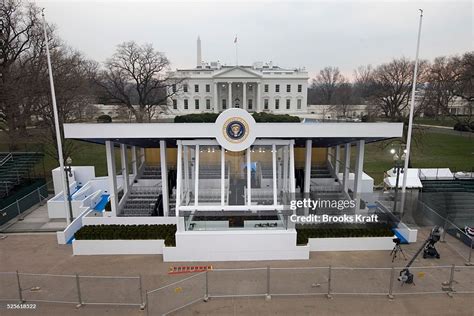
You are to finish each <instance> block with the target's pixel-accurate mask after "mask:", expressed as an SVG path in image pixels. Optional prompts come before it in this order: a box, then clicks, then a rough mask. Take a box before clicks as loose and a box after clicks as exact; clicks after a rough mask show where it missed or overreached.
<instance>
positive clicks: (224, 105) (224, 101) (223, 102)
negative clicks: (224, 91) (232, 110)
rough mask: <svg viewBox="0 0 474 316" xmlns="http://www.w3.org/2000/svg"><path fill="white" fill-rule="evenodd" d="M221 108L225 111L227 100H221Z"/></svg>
mask: <svg viewBox="0 0 474 316" xmlns="http://www.w3.org/2000/svg"><path fill="white" fill-rule="evenodd" d="M222 108H223V109H227V100H226V99H222Z"/></svg>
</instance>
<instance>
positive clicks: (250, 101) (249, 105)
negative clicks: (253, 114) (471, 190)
mask: <svg viewBox="0 0 474 316" xmlns="http://www.w3.org/2000/svg"><path fill="white" fill-rule="evenodd" d="M252 102H253V100H252V99H249V100H248V103H247V104H248V107H249V110H251V109H252V107H253V104H252Z"/></svg>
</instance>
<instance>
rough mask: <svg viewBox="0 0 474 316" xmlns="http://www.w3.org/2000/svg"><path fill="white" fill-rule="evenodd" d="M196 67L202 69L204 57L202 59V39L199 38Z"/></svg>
mask: <svg viewBox="0 0 474 316" xmlns="http://www.w3.org/2000/svg"><path fill="white" fill-rule="evenodd" d="M196 66H197V67H201V66H202V57H201V38H200V37H199V36H198V39H197V60H196Z"/></svg>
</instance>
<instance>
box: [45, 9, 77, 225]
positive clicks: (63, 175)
mask: <svg viewBox="0 0 474 316" xmlns="http://www.w3.org/2000/svg"><path fill="white" fill-rule="evenodd" d="M43 11H44V9H43V10H42V12H41V15H42V17H43V30H44V40H45V43H46V58H47V60H48V73H49V84H50V86H51V99H52V101H53V113H54V125H55V129H56V141H57V144H58V159H59V169H60V173H61V179H62V183H63V196H64V210H65V213H66V222H67V224H68V225H69V224H70V223H71V220H72V218H70V216H71V217H72V212H71V211H72V210H71V209H70V206H69V203H68V199H69V197H68V196H67V193H66V192H68V190H67V182H66V176H67V175H66V173H65V172H64V158H63V145H62V142H61V131H60V129H59V116H58V106H57V104H56V93H55V91H54V81H53V70H52V68H51V57H50V55H49V43H48V32H47V31H46V19H45V17H44V12H43Z"/></svg>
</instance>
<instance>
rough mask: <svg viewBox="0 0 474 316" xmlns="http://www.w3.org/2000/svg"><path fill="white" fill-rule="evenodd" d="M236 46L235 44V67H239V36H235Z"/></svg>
mask: <svg viewBox="0 0 474 316" xmlns="http://www.w3.org/2000/svg"><path fill="white" fill-rule="evenodd" d="M234 44H235V65H236V66H238V65H239V52H238V45H239V43H238V42H237V34H235V38H234Z"/></svg>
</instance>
